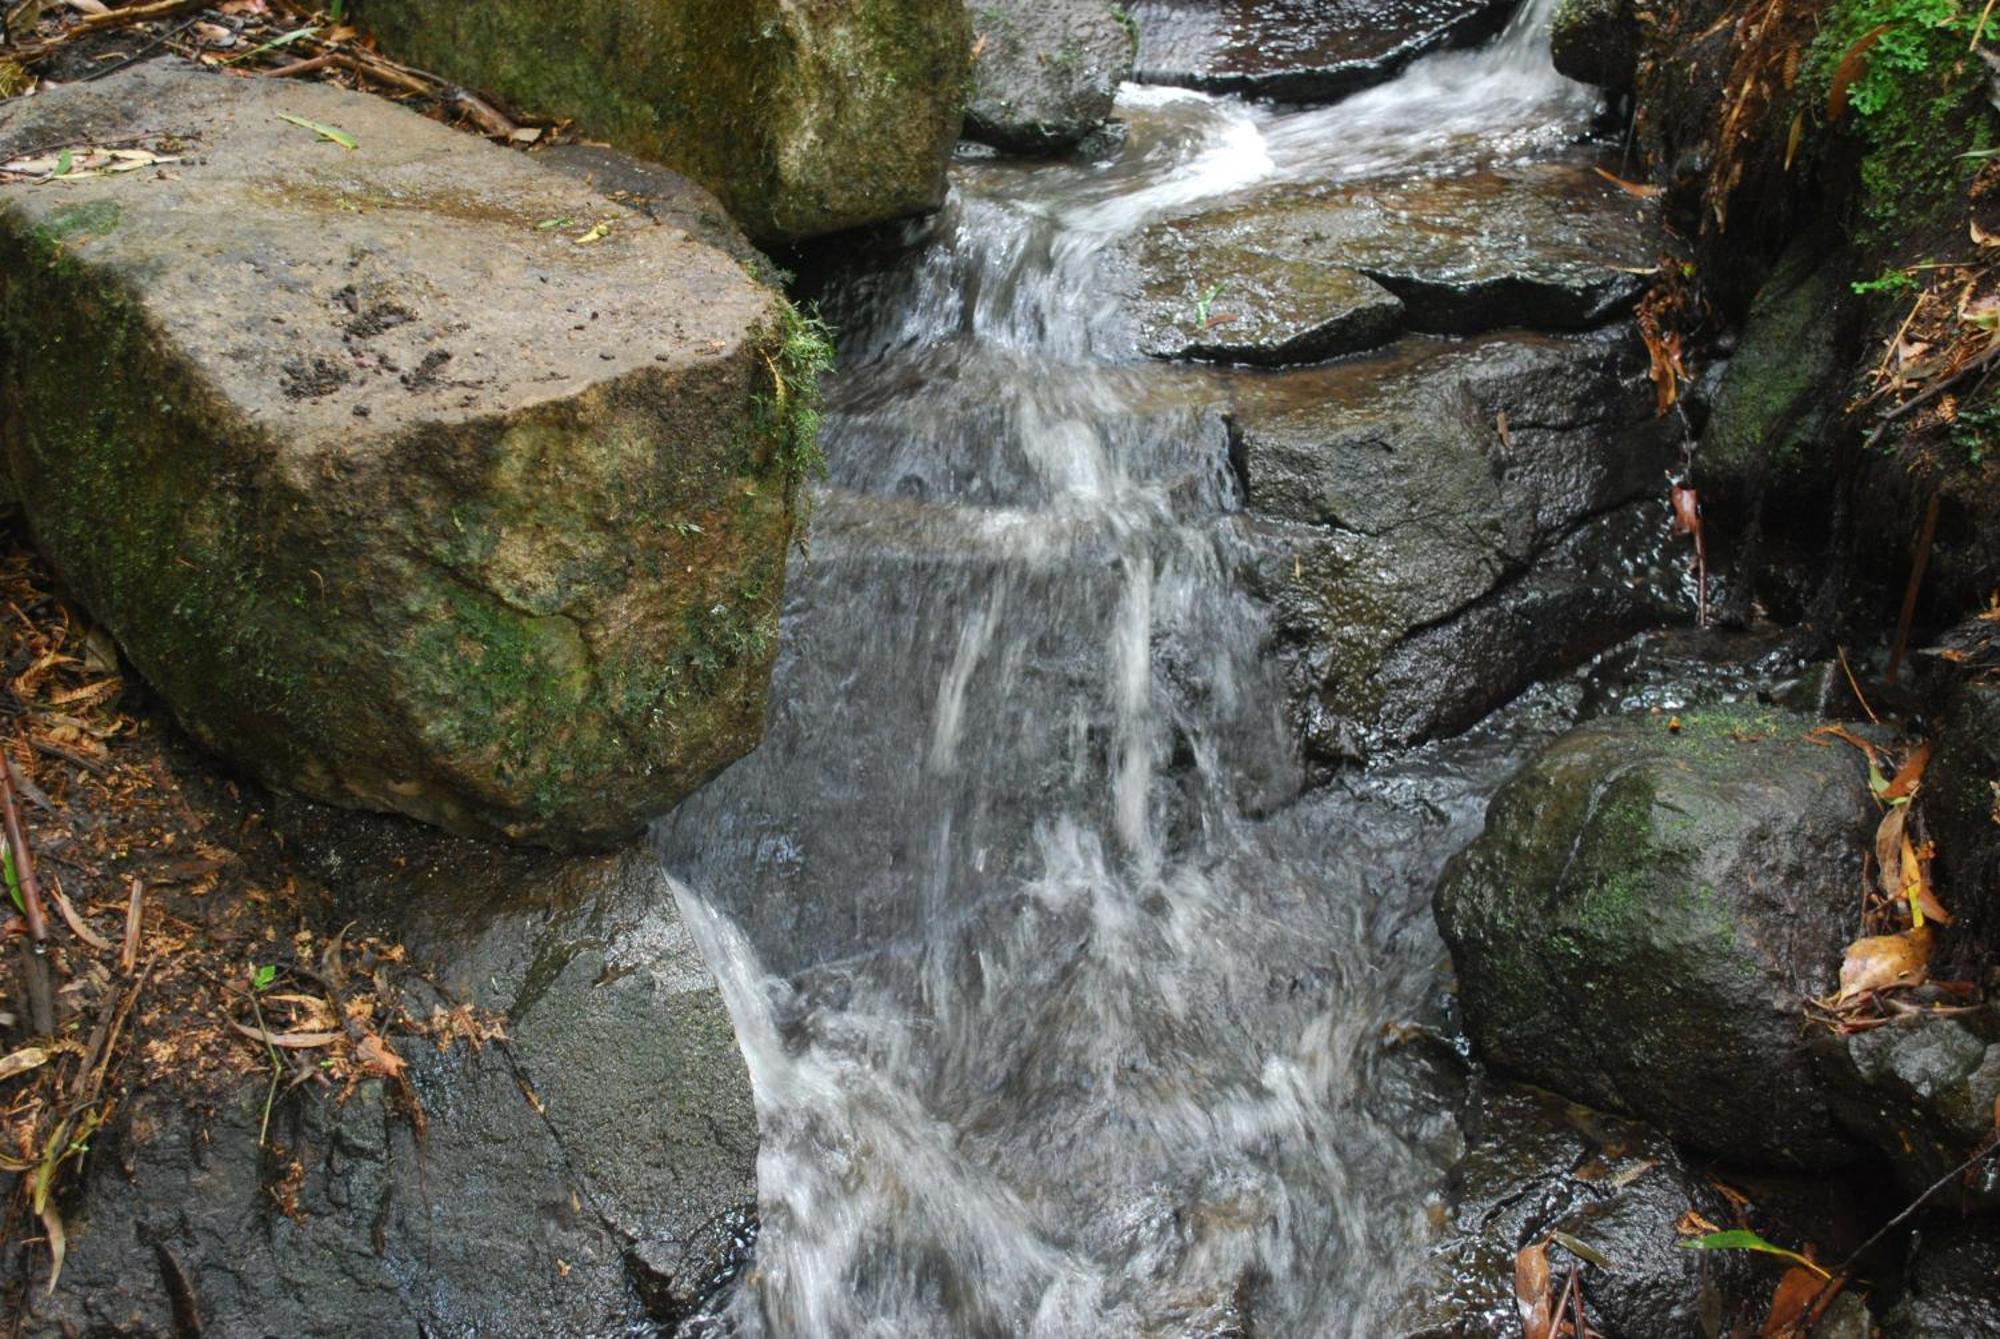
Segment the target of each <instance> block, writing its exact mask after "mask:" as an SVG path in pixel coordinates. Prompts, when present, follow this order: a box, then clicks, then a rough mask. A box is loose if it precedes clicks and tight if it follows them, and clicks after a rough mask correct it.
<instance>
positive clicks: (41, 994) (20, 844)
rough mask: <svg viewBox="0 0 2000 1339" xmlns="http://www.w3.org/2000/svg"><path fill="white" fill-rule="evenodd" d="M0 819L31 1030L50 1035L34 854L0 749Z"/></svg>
mask: <svg viewBox="0 0 2000 1339" xmlns="http://www.w3.org/2000/svg"><path fill="white" fill-rule="evenodd" d="M0 821H4V823H5V828H6V835H7V850H8V852H9V853H10V854H11V855H12V856H13V861H14V876H15V878H17V879H19V880H20V884H21V904H22V905H21V912H22V915H23V916H24V917H26V919H27V922H28V941H29V942H28V954H27V956H26V957H25V958H23V959H22V962H23V964H24V966H25V970H26V976H27V985H28V1016H29V1019H30V1020H31V1021H32V1023H33V1024H34V1028H35V1031H36V1032H37V1033H38V1034H40V1035H43V1036H52V1035H53V1034H54V1033H55V1030H56V1010H55V992H54V991H53V990H52V989H51V988H50V982H49V922H48V917H47V916H46V915H44V914H43V911H42V890H41V887H40V886H39V885H38V884H36V882H35V857H34V855H33V854H32V853H31V852H30V851H29V850H28V839H27V837H26V836H25V835H24V834H23V832H22V831H21V809H20V806H19V805H17V804H16V803H15V802H14V760H13V759H12V758H9V757H8V756H7V752H6V750H5V749H0Z"/></svg>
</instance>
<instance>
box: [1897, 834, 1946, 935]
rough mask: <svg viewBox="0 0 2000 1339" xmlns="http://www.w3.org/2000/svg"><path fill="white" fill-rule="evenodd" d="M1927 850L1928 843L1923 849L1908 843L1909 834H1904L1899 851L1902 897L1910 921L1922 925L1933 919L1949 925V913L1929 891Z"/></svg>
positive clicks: (1928, 849)
mask: <svg viewBox="0 0 2000 1339" xmlns="http://www.w3.org/2000/svg"><path fill="white" fill-rule="evenodd" d="M1929 851H1930V848H1929V846H1928V845H1926V846H1925V847H1924V849H1923V850H1918V849H1917V848H1916V847H1914V846H1912V845H1910V838H1909V835H1908V834H1907V833H1905V834H1904V836H1903V849H1902V852H1901V866H1902V872H1903V890H1902V891H1903V897H1904V898H1905V899H1906V900H1907V901H1908V902H1909V904H1910V923H1911V924H1913V925H1922V924H1923V923H1924V922H1925V921H1926V920H1933V921H1936V922H1937V923H1938V924H1940V925H1950V924H1951V913H1949V912H1947V911H1946V910H1945V909H1944V904H1943V903H1941V902H1939V901H1938V900H1937V895H1936V894H1935V893H1933V892H1932V891H1931V870H1930V858H1929Z"/></svg>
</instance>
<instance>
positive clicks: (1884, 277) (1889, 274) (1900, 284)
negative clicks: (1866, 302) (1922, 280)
mask: <svg viewBox="0 0 2000 1339" xmlns="http://www.w3.org/2000/svg"><path fill="white" fill-rule="evenodd" d="M1848 287H1849V288H1852V289H1853V290H1854V291H1855V292H1856V293H1859V294H1861V295H1862V296H1864V297H1865V296H1867V295H1868V294H1870V293H1914V292H1915V291H1916V290H1917V287H1918V284H1917V281H1916V280H1915V279H1913V278H1911V277H1910V275H1909V274H1908V272H1907V271H1904V270H1884V271H1883V272H1882V273H1881V275H1880V276H1878V277H1876V278H1874V279H1857V280H1855V281H1854V282H1853V283H1851V284H1849V285H1848Z"/></svg>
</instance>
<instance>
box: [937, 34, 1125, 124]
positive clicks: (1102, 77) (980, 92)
mask: <svg viewBox="0 0 2000 1339" xmlns="http://www.w3.org/2000/svg"><path fill="white" fill-rule="evenodd" d="M966 7H967V9H968V10H969V11H970V13H971V15H972V100H971V101H970V102H969V103H967V104H966V108H965V135H966V138H967V139H975V140H979V141H981V142H982V143H986V144H991V145H993V146H994V147H996V148H1000V149H1006V150H1009V151H1011V152H1014V153H1028V154H1048V153H1061V152H1063V151H1064V150H1066V149H1070V148H1073V147H1075V145H1076V144H1077V143H1078V142H1079V141H1080V140H1082V139H1083V137H1084V136H1086V135H1088V134H1090V132H1091V131H1093V130H1096V129H1097V128H1098V127H1099V126H1101V125H1103V124H1104V122H1105V121H1106V120H1107V119H1108V118H1109V117H1110V115H1111V104H1112V103H1113V101H1115V100H1116V98H1117V96H1118V85H1119V84H1121V83H1122V82H1124V81H1125V80H1126V79H1128V78H1130V77H1131V74H1132V52H1133V29H1132V27H1131V20H1130V18H1128V17H1126V16H1125V15H1124V12H1123V11H1122V10H1118V9H1117V8H1116V7H1115V6H1113V5H1112V4H1110V3H1108V0H966Z"/></svg>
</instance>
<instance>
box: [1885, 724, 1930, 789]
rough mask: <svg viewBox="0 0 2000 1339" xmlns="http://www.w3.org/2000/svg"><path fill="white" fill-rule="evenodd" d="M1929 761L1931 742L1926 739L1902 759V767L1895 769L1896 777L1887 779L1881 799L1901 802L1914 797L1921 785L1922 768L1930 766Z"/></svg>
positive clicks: (1922, 777)
mask: <svg viewBox="0 0 2000 1339" xmlns="http://www.w3.org/2000/svg"><path fill="white" fill-rule="evenodd" d="M1930 761H1931V742H1930V741H1929V740H1928V739H1926V740H1925V741H1924V742H1923V743H1921V744H1919V745H1917V747H1916V750H1915V751H1914V752H1913V753H1911V754H1910V756H1909V757H1908V758H1906V759H1904V761H1903V765H1902V766H1901V767H1898V768H1897V769H1896V775H1895V776H1893V777H1891V778H1890V779H1889V784H1888V786H1887V788H1885V789H1884V790H1883V792H1882V798H1883V799H1885V800H1901V799H1907V798H1908V797H1910V796H1912V795H1915V794H1916V793H1917V788H1918V786H1920V785H1922V784H1923V779H1924V768H1926V767H1928V766H1929V765H1930Z"/></svg>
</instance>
